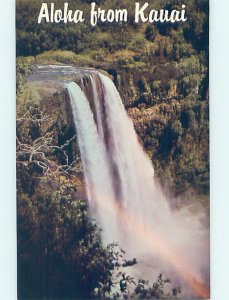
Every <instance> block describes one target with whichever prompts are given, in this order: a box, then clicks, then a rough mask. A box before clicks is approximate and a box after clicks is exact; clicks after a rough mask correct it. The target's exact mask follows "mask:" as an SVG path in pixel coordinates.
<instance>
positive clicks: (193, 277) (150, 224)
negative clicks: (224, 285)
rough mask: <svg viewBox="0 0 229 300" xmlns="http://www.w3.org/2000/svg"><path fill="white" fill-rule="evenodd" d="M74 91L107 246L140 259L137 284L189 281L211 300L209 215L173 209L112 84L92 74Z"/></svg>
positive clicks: (92, 199) (94, 206)
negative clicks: (140, 279) (161, 277)
mask: <svg viewBox="0 0 229 300" xmlns="http://www.w3.org/2000/svg"><path fill="white" fill-rule="evenodd" d="M67 89H68V92H69V95H70V99H71V106H72V112H73V116H74V121H75V126H76V130H77V136H78V143H79V147H80V151H81V157H82V161H83V166H84V175H85V181H86V185H87V193H88V201H89V205H90V207H91V210H92V212H93V214H94V216H95V217H96V220H97V221H98V223H99V226H100V227H101V228H102V230H103V231H102V234H103V240H104V242H105V243H111V242H114V241H115V242H118V243H119V244H120V245H121V247H122V248H123V249H124V250H125V251H126V252H127V254H128V255H129V256H130V257H136V258H137V260H138V264H137V266H136V270H135V272H136V273H135V274H136V275H137V276H140V277H145V278H146V279H152V278H153V277H154V276H157V275H158V274H159V273H163V274H166V275H168V277H170V278H171V276H172V277H173V278H174V279H175V280H180V281H182V280H184V284H185V285H186V286H187V287H188V289H187V290H188V292H187V294H188V293H189V292H190V293H191V294H194V295H198V296H199V297H203V298H204V297H206V294H207V293H208V288H207V287H205V285H206V284H207V285H208V268H209V253H208V252H209V250H208V246H209V245H208V232H207V231H206V229H204V228H203V225H202V223H201V220H200V219H201V218H202V217H203V215H202V214H201V213H200V214H198V216H196V215H195V216H191V214H190V211H189V209H188V208H186V209H182V210H179V211H172V210H171V209H170V207H169V204H168V201H167V200H166V198H165V196H164V195H163V194H162V192H161V190H160V188H159V187H158V185H157V184H156V181H155V179H154V169H153V165H152V163H151V161H150V159H149V158H148V156H147V155H146V153H145V152H144V151H143V149H142V146H141V145H140V143H139V142H138V138H137V135H136V133H135V131H134V127H133V123H132V121H131V119H130V118H129V117H128V115H127V113H126V111H125V108H124V106H123V104H122V101H121V98H120V96H119V93H118V92H117V90H116V88H115V86H114V84H113V82H112V81H111V80H110V79H109V78H108V77H106V76H104V75H102V74H95V73H92V74H91V75H90V76H88V78H87V80H86V81H84V80H82V81H81V84H80V86H78V85H77V84H76V83H74V82H71V83H69V84H67ZM88 90H90V91H88ZM206 274H207V275H206Z"/></svg>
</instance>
